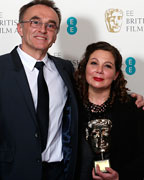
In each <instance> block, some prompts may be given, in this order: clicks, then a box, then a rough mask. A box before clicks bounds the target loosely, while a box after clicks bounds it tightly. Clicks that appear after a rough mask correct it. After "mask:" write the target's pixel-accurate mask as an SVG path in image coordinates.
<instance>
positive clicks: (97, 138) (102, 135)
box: [86, 119, 112, 173]
mask: <svg viewBox="0 0 144 180" xmlns="http://www.w3.org/2000/svg"><path fill="white" fill-rule="evenodd" d="M111 128H112V122H111V121H110V120H109V119H95V120H91V121H89V122H88V127H87V128H86V140H88V142H89V143H90V146H91V148H92V150H93V152H94V153H95V156H96V157H98V156H99V157H100V159H98V160H94V169H95V173H96V165H99V167H100V170H101V171H102V172H107V171H106V169H105V167H110V162H109V159H107V158H106V159H105V154H106V153H107V152H108V151H109V147H110V130H111Z"/></svg>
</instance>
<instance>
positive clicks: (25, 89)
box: [11, 47, 37, 124]
mask: <svg viewBox="0 0 144 180" xmlns="http://www.w3.org/2000/svg"><path fill="white" fill-rule="evenodd" d="M16 48H17V47H16ZM16 48H15V49H14V50H13V51H12V52H11V55H12V61H13V64H14V74H15V78H16V81H17V83H18V86H19V88H20V91H21V92H22V94H23V97H24V101H25V103H26V105H27V107H28V109H29V111H30V114H31V116H32V118H33V119H34V121H35V123H36V124H37V121H36V116H35V107H34V103H33V98H32V94H31V90H30V87H29V84H28V80H27V77H26V74H25V71H24V67H23V65H22V63H21V60H20V57H19V55H18V53H17V50H16Z"/></svg>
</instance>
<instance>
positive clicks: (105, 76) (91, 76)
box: [86, 50, 118, 90]
mask: <svg viewBox="0 0 144 180" xmlns="http://www.w3.org/2000/svg"><path fill="white" fill-rule="evenodd" d="M117 76H118V72H117V73H116V68H115V59H114V57H113V55H112V54H111V52H109V51H105V50H96V51H94V52H93V53H92V54H91V55H90V57H89V60H88V63H87V65H86V80H87V82H88V84H89V89H90V88H91V89H95V90H110V88H111V84H112V82H113V80H116V78H117Z"/></svg>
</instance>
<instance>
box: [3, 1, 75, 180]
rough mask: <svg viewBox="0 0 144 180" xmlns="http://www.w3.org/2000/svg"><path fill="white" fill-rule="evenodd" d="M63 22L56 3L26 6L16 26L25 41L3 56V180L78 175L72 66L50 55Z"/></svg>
mask: <svg viewBox="0 0 144 180" xmlns="http://www.w3.org/2000/svg"><path fill="white" fill-rule="evenodd" d="M60 21H61V15H60V11H59V9H58V8H57V7H55V4H54V2H53V1H49V0H47V1H46V0H37V1H32V2H30V3H28V4H26V5H24V6H23V7H22V8H21V9H20V15H19V23H18V25H17V30H18V33H19V35H20V36H21V39H22V43H21V45H20V46H18V47H15V48H14V49H13V50H12V52H11V53H9V54H6V55H3V56H1V57H0V82H1V85H0V180H47V179H48V180H51V179H52V180H56V179H58V180H63V179H67V180H72V179H74V173H75V166H76V154H77V153H76V152H77V138H78V135H77V132H78V131H77V128H78V127H77V123H78V112H77V111H78V108H77V103H76V98H75V95H74V89H73V84H72V81H73V76H72V74H73V66H72V64H71V62H70V61H66V60H62V59H60V58H56V57H53V56H51V55H49V54H47V51H48V49H49V48H50V47H51V46H52V44H53V43H54V42H55V40H56V37H57V33H58V31H59V27H60ZM42 61H43V62H44V64H45V65H44V68H43V71H44V79H45V81H46V84H47V86H48V92H49V110H47V111H49V125H48V135H47V143H46V147H45V149H44V150H42V141H41V131H40V127H39V123H38V121H37V115H36V112H37V106H38V99H37V96H38V89H37V78H38V73H39V70H38V69H37V68H36V67H35V64H36V62H42ZM47 101H48V99H47Z"/></svg>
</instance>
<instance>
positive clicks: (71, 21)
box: [67, 17, 77, 35]
mask: <svg viewBox="0 0 144 180" xmlns="http://www.w3.org/2000/svg"><path fill="white" fill-rule="evenodd" d="M67 25H68V27H67V32H68V33H69V34H70V35H74V34H76V33H77V27H76V25H77V19H76V18H74V17H70V18H68V20H67Z"/></svg>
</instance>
